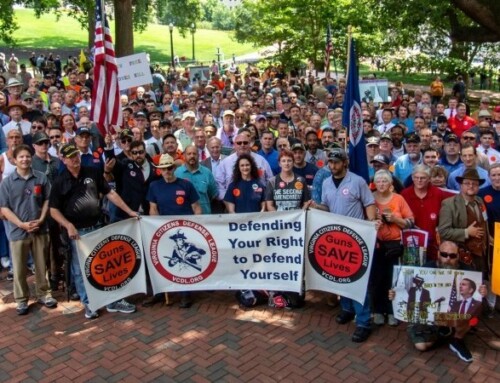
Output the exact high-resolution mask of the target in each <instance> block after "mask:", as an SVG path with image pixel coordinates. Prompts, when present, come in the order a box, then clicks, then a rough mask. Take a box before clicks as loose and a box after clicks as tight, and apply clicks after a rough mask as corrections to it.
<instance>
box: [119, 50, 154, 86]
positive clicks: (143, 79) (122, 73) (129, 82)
mask: <svg viewBox="0 0 500 383" xmlns="http://www.w3.org/2000/svg"><path fill="white" fill-rule="evenodd" d="M116 61H117V64H118V86H119V87H120V90H125V89H128V88H133V87H135V86H141V85H144V84H152V83H153V77H152V76H151V70H150V69H149V61H148V57H147V55H146V53H137V54H134V55H130V56H125V57H118V58H117V59H116Z"/></svg>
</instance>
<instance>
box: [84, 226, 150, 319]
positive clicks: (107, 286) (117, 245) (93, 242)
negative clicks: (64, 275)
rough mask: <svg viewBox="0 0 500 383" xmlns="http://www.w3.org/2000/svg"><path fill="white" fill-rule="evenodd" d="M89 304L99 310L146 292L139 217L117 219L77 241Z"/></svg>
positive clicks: (93, 308)
mask: <svg viewBox="0 0 500 383" xmlns="http://www.w3.org/2000/svg"><path fill="white" fill-rule="evenodd" d="M77 248H78V258H79V261H80V269H81V270H82V275H83V282H84V283H85V290H86V291H87V296H88V298H89V306H90V308H91V309H92V310H93V311H95V310H97V309H99V308H101V307H103V306H105V305H107V304H110V303H113V302H116V301H117V300H120V299H122V298H125V297H128V296H130V295H134V294H137V293H146V268H145V265H144V257H143V252H142V239H141V232H140V227H139V223H138V221H137V220H136V219H128V220H126V221H122V222H118V223H114V224H112V225H109V226H106V227H104V228H103V229H101V230H97V231H94V232H92V233H89V234H86V235H84V236H82V237H81V239H80V240H79V241H77Z"/></svg>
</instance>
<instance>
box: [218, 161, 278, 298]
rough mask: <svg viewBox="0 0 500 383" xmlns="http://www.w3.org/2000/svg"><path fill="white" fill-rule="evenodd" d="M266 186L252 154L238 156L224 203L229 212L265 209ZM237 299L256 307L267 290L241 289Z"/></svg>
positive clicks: (237, 293)
mask: <svg viewBox="0 0 500 383" xmlns="http://www.w3.org/2000/svg"><path fill="white" fill-rule="evenodd" d="M264 190H265V187H264V185H263V184H262V183H261V181H260V180H259V168H258V167H257V165H256V164H255V161H254V159H253V157H252V156H251V155H250V154H247V153H244V154H242V155H240V156H239V157H238V159H237V160H236V163H235V164H234V169H233V180H232V182H231V183H230V184H229V186H228V188H227V191H226V195H225V196H224V204H225V205H226V209H227V211H228V213H230V214H231V213H252V212H259V211H260V212H263V211H265V207H266V206H265V202H264ZM236 300H237V301H238V303H239V304H240V305H242V306H244V307H254V306H257V305H258V304H263V303H265V302H267V300H268V294H267V292H265V291H258V290H240V291H237V292H236Z"/></svg>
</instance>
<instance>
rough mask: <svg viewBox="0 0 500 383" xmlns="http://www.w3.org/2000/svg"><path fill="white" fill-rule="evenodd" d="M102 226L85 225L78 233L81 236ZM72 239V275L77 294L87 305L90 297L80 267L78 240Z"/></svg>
mask: <svg viewBox="0 0 500 383" xmlns="http://www.w3.org/2000/svg"><path fill="white" fill-rule="evenodd" d="M99 228H100V226H91V227H85V228H83V229H78V234H79V235H80V236H82V235H85V234H88V233H91V232H93V231H95V230H97V229H99ZM70 241H71V276H72V278H73V279H72V280H73V282H74V284H75V289H76V292H77V294H78V295H79V296H80V302H82V303H83V304H85V305H87V304H88V303H89V298H88V297H87V291H86V290H85V284H84V283H83V275H82V270H81V268H80V261H79V259H78V251H77V246H76V241H75V240H74V239H72V240H70Z"/></svg>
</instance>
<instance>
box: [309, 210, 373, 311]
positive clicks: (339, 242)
mask: <svg viewBox="0 0 500 383" xmlns="http://www.w3.org/2000/svg"><path fill="white" fill-rule="evenodd" d="M306 234H307V240H306V242H307V248H306V288H307V290H321V291H328V292H331V293H335V294H339V295H341V296H343V297H347V298H351V299H353V300H355V301H357V302H360V303H361V304H363V302H364V300H365V295H366V289H367V286H368V280H369V278H370V270H371V265H372V256H373V249H374V247H375V240H376V237H377V232H376V230H375V224H374V223H373V222H367V221H360V220H358V219H353V218H349V217H344V216H341V215H336V214H331V213H327V212H323V211H317V210H314V211H313V212H308V216H307V232H306Z"/></svg>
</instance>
